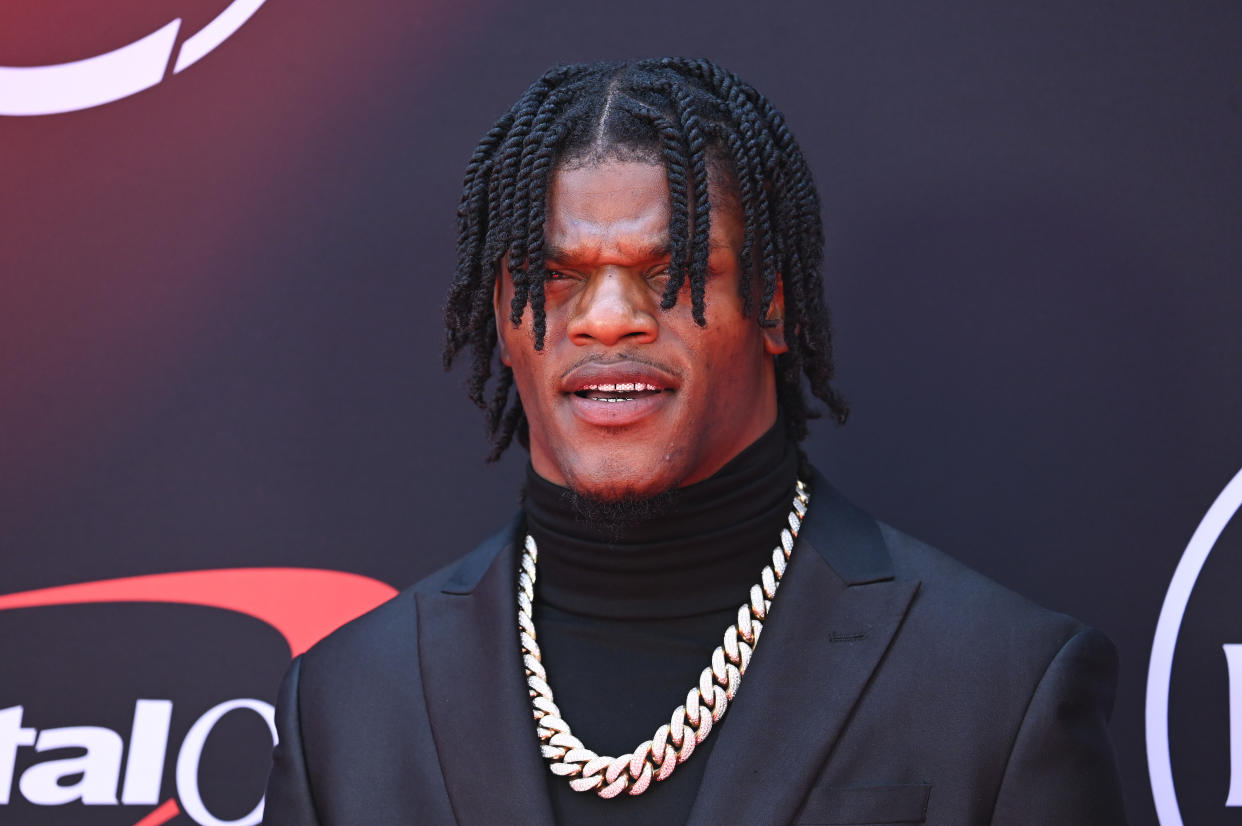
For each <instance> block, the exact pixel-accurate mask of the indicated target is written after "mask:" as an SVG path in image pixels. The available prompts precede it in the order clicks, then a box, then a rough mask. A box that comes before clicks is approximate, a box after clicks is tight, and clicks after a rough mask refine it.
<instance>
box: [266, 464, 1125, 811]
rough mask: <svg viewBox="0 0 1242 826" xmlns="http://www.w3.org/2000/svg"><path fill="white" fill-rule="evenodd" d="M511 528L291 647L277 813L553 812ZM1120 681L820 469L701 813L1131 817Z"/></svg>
mask: <svg viewBox="0 0 1242 826" xmlns="http://www.w3.org/2000/svg"><path fill="white" fill-rule="evenodd" d="M519 529H520V520H515V522H514V523H512V524H510V525H509V526H507V527H506V528H505V529H503V530H502V531H501V532H500V533H498V534H496V535H495V536H493V537H492V538H491V539H489V540H487V541H486V542H484V543H483V544H482V545H480V546H479V547H478V548H476V549H475V550H474V551H473V552H472V553H471V554H469V555H468V556H466V557H465V558H464V559H463V560H461V561H460V562H458V563H456V564H454V565H451V566H449V567H448V568H445V569H444V570H442V571H440V572H438V573H436V574H434V575H432V576H431V577H429V578H427V579H425V580H423V581H422V582H421V583H419V584H417V585H415V586H414V587H413V588H410V589H409V590H406V591H404V592H402V593H401V594H400V595H398V596H397V597H395V598H394V599H393V600H392V601H390V602H388V603H386V604H385V605H383V606H381V607H379V608H377V609H376V610H375V611H373V612H371V613H370V614H367V615H366V616H364V617H362V618H360V619H358V620H356V621H354V622H352V623H350V624H349V625H346V626H345V627H344V628H342V629H340V630H339V631H337V632H336V633H335V634H333V635H331V636H330V637H328V638H327V639H326V640H324V641H323V642H321V643H320V644H319V645H317V646H315V647H314V648H313V649H311V650H310V651H309V652H307V653H306V654H305V655H303V656H302V657H300V658H298V659H297V660H295V661H294V663H293V665H292V666H291V667H290V669H289V672H288V675H287V676H286V678H285V681H284V684H283V685H282V688H281V693H280V699H279V702H278V709H277V727H278V730H279V737H280V743H279V745H278V746H277V748H276V749H275V753H274V762H273V767H272V774H271V778H270V781H269V785H268V790H267V809H266V817H265V819H264V823H266V824H269V826H286V825H288V826H292V825H293V824H297V825H298V826H303V825H309V824H322V825H323V826H330V825H331V826H336V825H337V824H368V826H380V825H381V824H410V823H420V824H421V823H426V824H441V823H444V824H451V823H460V824H510V823H514V824H528V823H529V824H549V823H551V822H552V814H551V808H550V804H549V801H548V797H547V790H546V779H545V773H546V772H547V771H548V769H547V767H546V766H545V764H544V762H543V760H542V758H541V757H540V754H539V749H538V746H537V741H536V739H535V730H534V728H535V727H534V721H533V719H532V717H531V712H530V708H529V701H528V699H527V692H526V687H525V683H524V681H523V676H522V664H521V660H520V657H519V647H518V643H517V626H516V620H515V614H516V610H517V609H516V604H515V596H514V594H515V591H516V587H517V586H516V582H515V571H516V570H517V567H518V566H517V559H518V553H519V545H518V542H517V540H518V539H519V538H520V537H519V536H518V533H517V532H518V530H519ZM740 602H741V597H739V603H740ZM707 654H708V652H704V662H706V661H707V659H708V657H707ZM1115 678H1116V655H1115V653H1114V649H1113V647H1112V645H1111V643H1109V641H1108V640H1107V639H1106V638H1105V637H1104V636H1103V635H1101V634H1099V633H1098V632H1096V631H1093V630H1091V629H1089V628H1087V627H1085V626H1083V625H1082V624H1080V623H1079V622H1077V621H1076V620H1074V619H1072V618H1070V617H1067V616H1064V615H1061V614H1055V613H1052V612H1049V611H1046V610H1044V609H1042V608H1039V607H1038V606H1036V605H1034V604H1032V603H1030V602H1028V601H1027V600H1025V599H1023V598H1022V597H1019V596H1017V595H1016V594H1014V593H1012V592H1010V591H1008V590H1006V589H1004V588H1002V587H1001V586H999V585H996V584H995V583H993V582H991V581H989V580H987V579H985V578H984V577H982V576H980V575H979V574H977V573H975V572H973V571H971V570H969V569H968V568H966V567H964V566H962V565H961V564H959V563H957V562H955V561H954V560H952V559H950V558H949V557H947V556H945V555H943V554H941V553H939V552H938V551H936V550H934V549H932V548H930V547H928V546H926V545H924V544H922V543H920V542H918V541H916V540H914V539H911V538H910V537H908V536H905V535H903V534H901V533H899V532H898V531H896V530H894V529H892V528H890V527H888V526H886V525H883V524H881V523H878V522H876V521H875V520H874V519H872V518H871V517H870V516H868V515H867V514H865V513H863V512H862V511H860V510H858V509H857V508H855V507H854V506H852V505H851V504H849V503H848V502H847V501H846V500H845V499H844V498H842V497H841V496H840V495H839V494H838V493H837V492H836V491H835V490H833V489H832V487H831V486H830V485H829V484H828V482H827V481H826V480H825V479H823V478H822V477H820V476H816V477H815V481H814V486H813V496H812V500H811V507H810V512H809V514H808V516H807V519H806V521H805V524H804V525H803V528H802V532H801V535H800V536H799V539H798V545H797V548H796V549H795V551H794V555H793V558H792V560H791V562H790V566H789V571H788V573H787V575H786V577H785V580H784V583H783V584H782V586H781V591H780V594H779V595H778V596H777V599H776V601H775V604H774V606H773V609H772V613H771V614H770V616H769V620H768V622H766V623H765V626H764V633H763V639H762V641H761V644H760V645H759V647H758V648H757V649H756V652H755V655H754V658H753V660H752V661H751V665H750V668H749V669H748V670H747V673H746V677H745V679H744V680H743V682H742V686H741V688H740V689H739V691H738V695H737V698H736V699H735V701H734V702H733V703H730V705H729V711H728V714H727V715H726V716H725V718H724V720H723V721H722V723H721V725H719V726H718V727H717V729H716V730H715V731H713V733H712V735H711V736H712V737H713V738H716V743H715V744H714V746H713V748H712V750H711V752H710V754H709V755H708V757H707V759H708V761H709V762H708V764H707V766H706V772H705V774H704V779H703V782H702V785H701V787H700V789H699V792H698V796H697V799H696V801H695V804H694V807H693V809H692V811H691V815H690V819H689V823H691V824H694V825H695V826H716V824H745V826H768V824H785V823H798V824H863V823H868V824H873V823H932V824H949V825H950V826H965V825H966V824H985V823H991V824H998V826H999V824H1041V825H1043V826H1048V825H1050V824H1056V826H1076V825H1077V824H1083V825H1084V826H1085V825H1086V824H1092V826H1111V824H1120V823H1123V822H1124V816H1123V814H1122V804H1121V796H1120V792H1119V789H1118V784H1117V777H1116V771H1115V768H1114V763H1113V754H1112V748H1111V745H1110V743H1109V740H1108V736H1107V717H1108V715H1109V713H1110V711H1111V706H1112V700H1113V692H1114V687H1115ZM656 722H658V721H653V723H652V725H653V726H654V725H655V723H656ZM691 759H695V758H693V757H692V758H691ZM677 778H678V775H673V777H672V778H671V779H670V780H669V781H668V782H670V783H675V782H677Z"/></svg>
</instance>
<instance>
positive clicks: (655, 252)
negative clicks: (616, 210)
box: [543, 239, 729, 264]
mask: <svg viewBox="0 0 1242 826" xmlns="http://www.w3.org/2000/svg"><path fill="white" fill-rule="evenodd" d="M709 249H710V251H712V252H715V251H717V250H722V249H729V245H728V244H727V243H722V242H719V241H716V240H715V239H712V240H711V241H709ZM672 254H673V247H672V244H671V243H669V241H668V240H667V239H666V240H663V241H657V242H656V243H654V244H652V245H651V246H649V247H647V248H646V249H643V250H640V251H639V253H638V257H639V259H640V260H644V261H654V260H657V259H660V258H668V257H669V256H671V255H672ZM576 257H577V256H576V255H575V254H574V251H573V250H571V249H568V248H566V247H562V246H560V245H559V244H547V245H546V246H544V250H543V259H544V260H545V261H556V262H560V263H562V264H568V263H571V262H573V261H574V259H575V258H576Z"/></svg>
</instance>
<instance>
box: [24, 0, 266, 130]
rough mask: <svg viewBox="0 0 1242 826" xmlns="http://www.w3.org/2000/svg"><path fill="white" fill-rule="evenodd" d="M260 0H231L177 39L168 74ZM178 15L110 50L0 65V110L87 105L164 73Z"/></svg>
mask: <svg viewBox="0 0 1242 826" xmlns="http://www.w3.org/2000/svg"><path fill="white" fill-rule="evenodd" d="M263 2H264V0H233V2H232V3H230V4H229V5H228V7H227V8H225V9H224V11H222V12H220V13H219V14H218V15H216V18H215V19H214V20H212V21H211V22H210V23H208V24H207V25H206V26H204V27H203V28H202V29H200V30H199V31H197V32H195V33H194V34H192V35H190V36H189V37H187V38H186V39H185V42H184V43H182V44H181V51H179V52H178V53H177V62H176V63H175V64H174V65H173V74H176V73H177V72H180V71H181V70H182V69H185V68H187V67H188V66H192V65H194V64H195V63H197V62H198V61H199V60H201V59H202V58H203V57H204V56H205V55H206V54H207V53H208V52H210V51H211V50H212V49H214V48H216V47H217V46H219V45H220V44H221V43H223V42H224V41H225V40H227V39H228V38H229V36H231V35H232V34H233V32H235V31H237V30H238V29H240V28H241V27H242V24H244V23H245V22H246V21H247V20H249V19H250V16H251V15H253V14H254V13H255V12H256V11H258V9H259V6H262V5H263ZM180 29H181V19H180V18H178V19H176V20H174V21H172V22H171V23H168V24H166V25H164V26H162V27H161V28H159V29H157V30H156V31H154V32H152V33H151V34H149V35H147V36H146V37H143V38H141V39H139V40H135V41H134V42H133V43H130V44H129V45H128V46H122V47H121V48H119V49H115V50H114V51H111V52H105V53H104V54H101V55H95V56H94V57H88V58H86V59H84V60H75V61H74V62H72V63H58V64H54V65H51V66H0V115H52V114H56V113H57V112H73V111H76V110H78V109H89V108H91V107H92V106H101V105H103V104H105V103H111V102H112V101H114V100H120V99H121V98H124V97H129V96H130V95H132V94H135V93H137V92H141V91H142V90H143V89H149V88H151V87H152V86H154V85H155V84H157V83H159V82H160V81H161V80H163V79H164V74H165V72H166V71H167V69H168V60H169V58H170V57H172V51H173V46H174V45H175V44H176V42H177V32H178V31H180Z"/></svg>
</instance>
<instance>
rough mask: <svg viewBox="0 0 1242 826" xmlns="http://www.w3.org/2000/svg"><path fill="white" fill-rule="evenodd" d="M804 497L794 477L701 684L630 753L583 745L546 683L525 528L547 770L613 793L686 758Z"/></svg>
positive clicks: (718, 702)
mask: <svg viewBox="0 0 1242 826" xmlns="http://www.w3.org/2000/svg"><path fill="white" fill-rule="evenodd" d="M809 504H810V493H809V492H808V491H807V488H806V485H805V484H804V483H803V482H802V480H801V479H799V480H798V484H797V490H796V492H795V494H794V500H793V510H792V511H790V513H789V527H788V528H782V529H781V544H780V546H779V547H777V548H774V549H773V550H772V562H771V564H770V565H765V566H763V570H762V571H760V575H759V582H758V583H757V584H755V585H752V586H751V587H750V602H749V603H748V604H745V605H742V606H741V607H739V608H738V609H737V622H736V623H735V624H733V625H730V626H729V627H728V628H726V629H725V632H724V643H723V644H722V645H718V646H716V650H715V651H713V652H712V664H711V665H710V666H709V667H707V668H704V669H703V672H702V673H701V674H700V675H699V684H698V685H697V686H696V687H694V688H692V689H690V692H689V693H688V694H687V695H686V702H685V705H680V706H678V707H677V709H676V710H675V711H674V712H673V716H672V718H671V719H670V720H669V722H667V723H665V724H664V725H662V726H660V727H659V728H658V729H656V733H655V736H653V737H652V738H651V739H650V740H647V741H646V742H644V743H643V744H642V745H640V746H639V747H638V748H636V749H634V751H633V752H632V753H631V754H623V755H621V756H620V757H607V756H603V755H599V754H596V753H595V752H593V751H591V750H590V749H588V748H587V747H586V746H584V745H582V741H581V740H579V739H578V738H577V737H574V735H573V732H571V731H570V729H569V724H568V723H566V722H565V720H564V718H563V717H562V716H561V710H560V709H559V708H557V706H556V703H555V701H554V700H553V699H552V687H551V686H549V685H548V674H547V671H546V670H545V669H544V667H543V662H542V660H541V657H540V653H539V644H538V643H536V642H535V622H534V619H533V613H534V600H535V563H536V561H537V560H538V556H539V551H538V548H537V547H536V546H535V540H534V539H533V538H531V536H530V535H529V534H528V535H527V536H526V550H525V552H524V553H523V554H522V568H521V571H520V572H519V573H518V594H517V603H518V630H519V637H520V639H521V642H522V662H523V664H524V665H525V670H526V684H527V686H529V688H530V704H531V708H532V709H533V711H534V714H535V721H536V731H537V733H538V735H539V742H540V749H541V750H542V752H543V756H544V757H545V758H547V760H548V763H549V767H550V768H551V769H552V773H553V774H556V775H560V776H562V777H567V778H569V785H570V786H571V787H573V789H574V791H578V792H586V791H594V792H595V793H596V794H597V795H599V796H600V797H603V798H612V797H616V796H617V795H619V794H621V792H627V793H629V794H632V795H638V794H642V793H643V792H645V791H647V789H648V788H649V787H650V786H651V781H652V778H654V779H656V780H666V779H668V777H669V776H670V775H671V774H672V773H673V769H675V768H677V766H678V765H680V764H682V763H684V762H686V760H688V759H689V758H690V755H691V754H693V753H694V747H695V746H697V745H698V744H699V743H702V742H703V741H704V740H705V739H706V738H707V735H708V734H710V733H711V730H712V726H713V725H715V724H716V723H719V722H720V719H721V718H722V717H724V713H725V709H727V708H728V706H729V703H730V702H732V700H733V697H734V696H735V695H736V694H737V689H738V686H739V685H740V684H741V681H742V675H743V674H745V673H746V667H747V665H749V664H750V658H751V655H752V654H753V653H754V649H755V646H756V645H757V644H758V642H759V634H760V632H761V631H763V620H764V619H765V618H766V617H767V615H768V611H769V610H771V607H772V599H773V598H774V597H775V596H776V589H777V588H778V587H779V586H780V584H781V578H782V577H783V576H784V575H785V566H786V565H787V564H788V562H789V555H790V553H792V551H793V546H794V537H796V536H797V535H798V529H799V528H801V527H802V519H803V517H804V516H805V515H806V509H807V505H809Z"/></svg>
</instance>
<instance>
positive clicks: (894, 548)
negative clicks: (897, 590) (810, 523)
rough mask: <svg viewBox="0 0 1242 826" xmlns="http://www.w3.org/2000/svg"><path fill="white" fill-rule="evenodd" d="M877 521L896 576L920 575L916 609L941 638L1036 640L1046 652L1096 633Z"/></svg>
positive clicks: (976, 641)
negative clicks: (1076, 637) (1080, 637)
mask: <svg viewBox="0 0 1242 826" xmlns="http://www.w3.org/2000/svg"><path fill="white" fill-rule="evenodd" d="M877 524H878V525H879V527H880V532H881V534H882V536H883V537H884V542H885V544H886V545H887V547H888V550H889V553H890V555H891V558H892V561H893V570H894V573H895V574H896V576H897V577H898V578H900V579H917V580H919V581H920V585H919V593H918V597H917V598H916V608H917V611H918V613H919V615H920V616H922V617H923V618H924V619H925V621H926V622H928V623H930V624H933V625H934V627H935V628H937V629H938V631H939V633H941V634H943V635H944V637H945V638H946V639H958V640H961V641H962V642H964V643H969V644H981V643H986V641H988V640H995V641H998V642H999V641H1005V642H1007V643H1008V644H1015V643H1017V644H1021V645H1024V646H1030V645H1036V644H1038V647H1040V648H1047V649H1049V656H1051V655H1052V654H1055V652H1056V651H1057V650H1059V649H1060V648H1061V647H1062V646H1063V645H1064V644H1065V643H1066V642H1068V641H1069V640H1070V639H1071V638H1073V637H1074V636H1076V635H1078V634H1080V633H1084V632H1091V633H1092V634H1093V635H1099V634H1098V632H1095V631H1092V629H1090V628H1089V627H1088V626H1087V625H1085V624H1084V623H1082V622H1080V621H1079V620H1077V619H1075V618H1074V617H1071V616H1069V615H1068V614H1063V613H1060V612H1058V611H1053V610H1051V609H1048V608H1044V607H1043V606H1041V605H1039V604H1037V603H1036V602H1034V601H1032V600H1030V599H1028V598H1027V597H1024V596H1022V595H1021V594H1018V593H1017V592H1015V591H1012V590H1010V589H1009V588H1007V587H1005V586H1004V585H1001V584H1000V583H998V582H995V581H994V580H992V579H990V578H988V577H987V576H985V575H983V574H981V573H979V572H978V571H976V570H974V569H973V568H970V567H969V566H967V565H965V564H964V563H962V562H960V561H959V560H957V559H955V558H953V557H952V556H950V555H949V554H947V553H945V552H943V551H941V550H939V549H937V548H934V547H932V546H931V545H928V544H927V543H925V542H922V541H920V540H918V539H915V538H914V537H912V536H910V535H908V534H906V533H903V532H902V531H899V530H897V529H896V528H894V527H892V526H891V525H887V524H885V523H883V522H878V523H877ZM1099 636H1100V637H1102V636H1103V635H1099Z"/></svg>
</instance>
